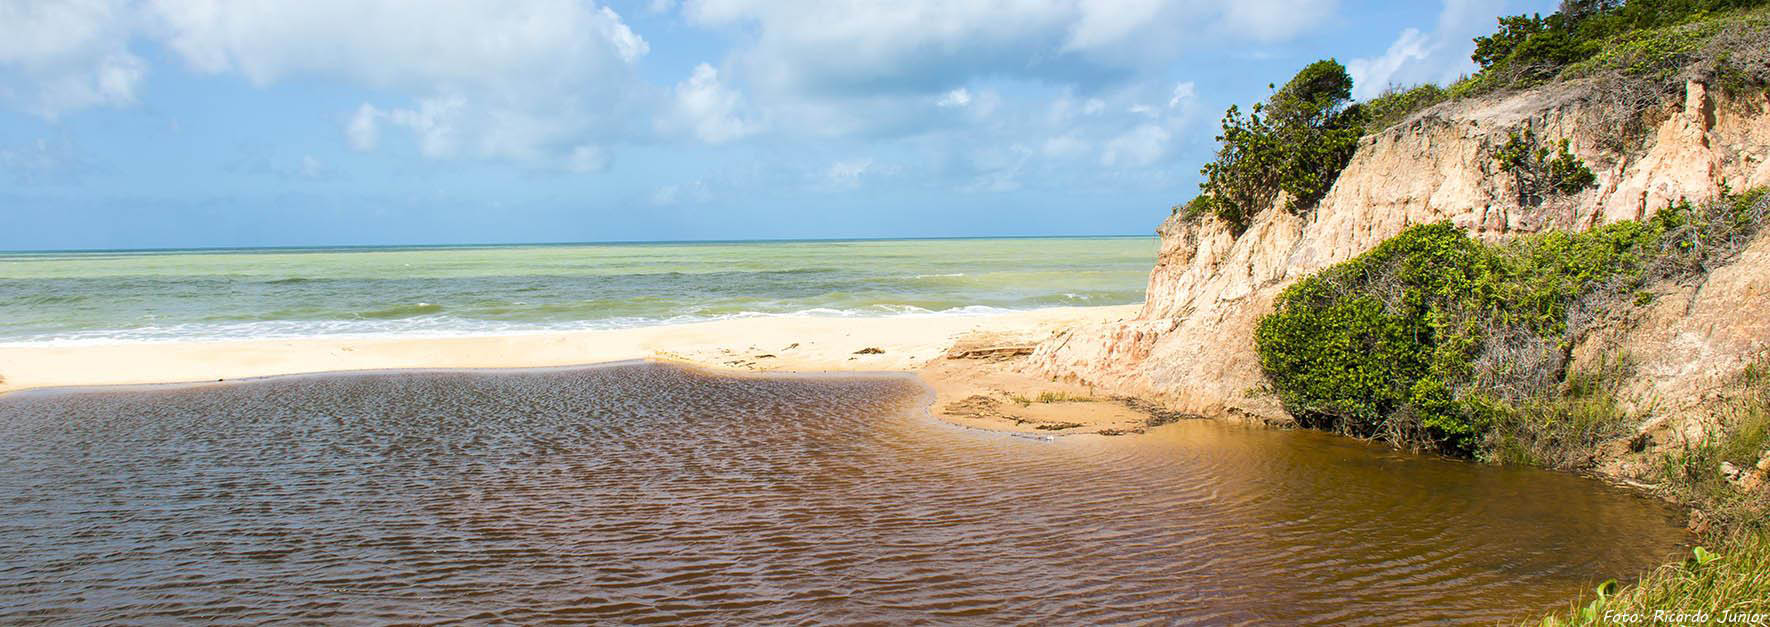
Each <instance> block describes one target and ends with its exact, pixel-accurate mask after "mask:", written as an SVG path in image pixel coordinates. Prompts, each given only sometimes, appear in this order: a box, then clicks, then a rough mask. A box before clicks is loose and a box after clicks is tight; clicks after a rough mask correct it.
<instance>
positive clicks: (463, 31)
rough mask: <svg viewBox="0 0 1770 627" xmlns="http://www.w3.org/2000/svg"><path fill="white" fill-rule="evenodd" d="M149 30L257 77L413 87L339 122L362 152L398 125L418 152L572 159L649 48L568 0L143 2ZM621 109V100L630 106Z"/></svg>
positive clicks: (183, 52) (632, 90) (192, 53)
mask: <svg viewBox="0 0 1770 627" xmlns="http://www.w3.org/2000/svg"><path fill="white" fill-rule="evenodd" d="M147 6H148V10H147V11H146V13H147V18H146V19H147V21H148V23H149V24H150V27H149V32H151V33H152V34H153V35H154V36H156V37H158V38H160V39H162V40H163V41H165V43H166V45H167V46H168V47H170V48H171V49H172V50H174V51H176V52H177V53H178V55H179V56H180V57H181V58H182V59H184V61H185V63H186V64H187V65H189V66H190V67H191V68H193V69H196V70H198V71H202V72H209V73H237V74H239V75H240V76H242V77H244V78H246V79H247V80H248V81H251V82H252V83H254V84H257V85H267V84H270V83H273V82H276V81H278V80H281V79H282V78H284V77H286V76H294V75H310V76H323V77H333V78H341V79H344V80H348V81H351V82H354V83H358V84H362V85H366V86H370V87H375V88H379V89H387V90H393V91H403V92H407V93H414V94H415V95H416V98H415V99H414V102H413V103H412V104H410V105H405V106H399V105H394V106H388V105H379V104H374V103H364V104H363V105H361V106H359V107H358V108H357V110H356V112H355V114H354V115H352V116H351V118H350V120H349V122H348V124H347V125H346V126H345V128H344V134H345V138H346V140H347V141H348V142H349V143H350V145H351V147H352V148H355V149H357V150H373V149H375V148H376V147H377V146H378V145H379V144H380V140H381V134H382V133H381V128H382V126H383V125H384V124H385V125H391V126H393V127H398V128H401V129H404V130H406V131H409V132H410V133H411V134H412V136H413V138H414V139H415V141H416V142H417V144H418V148H419V151H420V152H421V153H422V154H423V155H425V156H427V157H431V158H452V157H460V156H471V157H482V158H504V159H514V160H518V161H527V162H534V163H540V164H546V163H553V164H557V166H558V167H563V168H566V169H572V170H580V169H582V163H583V160H582V159H581V158H580V157H581V155H579V154H577V153H576V152H575V151H576V149H577V148H576V147H577V146H580V145H582V144H585V140H594V139H597V137H598V136H601V135H608V134H619V133H623V132H625V131H624V130H622V128H621V127H620V125H619V124H618V123H617V122H616V121H614V120H611V119H609V117H608V116H604V115H600V113H602V112H606V111H608V110H614V109H620V108H622V106H623V101H625V100H630V99H632V98H633V97H634V96H635V94H643V93H644V91H645V90H644V89H643V88H642V87H641V86H640V84H639V82H638V80H637V79H636V78H634V77H633V75H632V71H631V66H632V64H633V63H634V62H635V61H637V60H638V59H639V57H641V56H643V55H645V54H646V53H647V52H648V51H649V50H650V46H649V44H647V42H646V41H645V40H644V39H643V38H641V37H640V36H639V35H638V34H636V33H634V32H633V30H632V29H631V28H629V27H628V26H627V24H626V23H625V22H623V21H622V19H621V17H620V15H618V14H616V13H615V12H614V11H613V10H611V9H609V8H608V7H598V6H596V5H595V4H594V3H591V2H581V1H578V0H516V1H512V2H499V3H486V2H478V1H476V0H435V1H417V0H375V1H369V2H361V1H347V0H306V1H304V2H277V1H270V0H226V1H224V0H151V1H150V2H149V4H148V5H147ZM629 106H630V105H629Z"/></svg>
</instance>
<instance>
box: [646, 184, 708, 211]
mask: <svg viewBox="0 0 1770 627" xmlns="http://www.w3.org/2000/svg"><path fill="white" fill-rule="evenodd" d="M711 200H713V194H712V192H711V191H709V190H708V189H707V184H706V182H704V181H695V182H693V183H686V184H681V185H665V186H662V187H659V188H658V189H657V191H655V192H652V195H651V204H653V205H657V206H660V207H665V206H670V205H679V204H689V203H693V204H699V203H705V202H709V201H711Z"/></svg>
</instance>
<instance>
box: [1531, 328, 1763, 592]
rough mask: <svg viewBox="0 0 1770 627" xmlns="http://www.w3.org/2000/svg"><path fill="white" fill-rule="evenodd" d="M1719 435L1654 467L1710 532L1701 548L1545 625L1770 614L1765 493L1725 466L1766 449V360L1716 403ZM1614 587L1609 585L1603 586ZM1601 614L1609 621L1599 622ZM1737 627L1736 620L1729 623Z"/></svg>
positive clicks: (1745, 462)
mask: <svg viewBox="0 0 1770 627" xmlns="http://www.w3.org/2000/svg"><path fill="white" fill-rule="evenodd" d="M1717 405H1718V407H1717V409H1718V411H1717V412H1716V413H1717V414H1718V418H1719V419H1720V420H1719V424H1718V425H1717V426H1718V427H1719V428H1718V429H1716V430H1714V432H1713V433H1710V434H1708V435H1705V436H1704V437H1703V438H1702V439H1701V440H1700V441H1697V442H1685V443H1681V445H1680V446H1679V447H1678V448H1677V449H1675V450H1674V452H1673V453H1672V454H1670V455H1668V456H1666V457H1664V458H1663V459H1661V460H1659V467H1658V468H1657V471H1658V473H1659V474H1660V479H1661V481H1662V483H1661V486H1662V489H1664V490H1665V491H1666V492H1667V493H1669V494H1670V495H1671V496H1673V497H1675V498H1677V499H1678V500H1679V501H1681V502H1683V503H1685V504H1687V505H1689V506H1691V507H1693V508H1695V511H1696V513H1695V514H1694V517H1695V518H1696V519H1698V520H1700V521H1701V524H1702V525H1703V526H1707V527H1709V529H1708V531H1707V533H1705V534H1704V535H1705V537H1704V543H1705V545H1706V546H1707V547H1715V549H1714V550H1712V551H1711V550H1709V549H1708V548H1705V547H1702V546H1699V547H1697V548H1696V549H1695V550H1694V551H1692V555H1691V557H1690V558H1689V559H1686V560H1685V561H1683V562H1682V563H1678V564H1670V565H1667V566H1664V567H1661V568H1659V569H1658V570H1655V571H1653V572H1651V573H1648V574H1646V575H1645V576H1643V577H1642V578H1641V580H1640V581H1638V582H1636V583H1635V584H1634V585H1632V586H1628V587H1626V588H1622V589H1621V590H1620V591H1618V590H1615V589H1614V588H1612V587H1610V586H1601V587H1600V588H1599V589H1598V590H1597V591H1595V592H1596V593H1595V595H1594V597H1593V598H1590V600H1588V599H1580V600H1578V601H1576V602H1574V603H1573V604H1572V605H1570V606H1569V607H1568V609H1567V611H1566V612H1564V613H1558V614H1552V615H1550V616H1548V617H1546V618H1544V619H1543V621H1542V624H1543V625H1592V624H1601V623H1602V624H1610V623H1615V622H1619V621H1617V620H1615V618H1614V617H1615V616H1616V615H1617V614H1643V615H1647V616H1652V615H1653V613H1654V612H1655V611H1661V610H1663V611H1667V612H1687V613H1694V612H1704V613H1707V614H1708V616H1709V618H1707V619H1706V620H1705V619H1700V618H1688V619H1686V620H1683V621H1675V622H1684V623H1689V624H1698V623H1714V622H1722V620H1723V619H1722V616H1723V613H1725V612H1732V613H1734V614H1736V615H1737V614H1753V613H1770V520H1767V519H1766V512H1767V510H1770V492H1767V490H1770V487H1766V486H1763V485H1759V486H1755V487H1751V488H1749V489H1748V487H1747V486H1744V485H1741V484H1740V480H1741V479H1742V478H1743V474H1742V473H1739V476H1730V475H1733V474H1736V473H1729V472H1727V469H1728V468H1729V466H1731V467H1735V468H1741V469H1749V468H1751V466H1752V464H1755V463H1756V462H1757V460H1758V459H1760V457H1761V456H1762V455H1764V454H1766V453H1767V452H1770V451H1766V447H1767V446H1770V357H1766V358H1764V359H1760V360H1759V361H1758V362H1757V363H1755V364H1753V365H1752V366H1750V367H1748V368H1746V369H1745V372H1744V373H1743V374H1741V375H1740V377H1739V380H1738V381H1736V382H1735V383H1734V385H1733V386H1732V388H1731V389H1730V390H1729V392H1728V394H1727V396H1726V397H1725V398H1723V399H1720V400H1719V401H1718V403H1717ZM1606 583H1607V584H1612V583H1614V582H1613V581H1612V582H1606ZM1606 613H1609V614H1610V616H1611V617H1612V618H1611V619H1609V620H1606V619H1605V616H1606ZM1729 622H1738V621H1729Z"/></svg>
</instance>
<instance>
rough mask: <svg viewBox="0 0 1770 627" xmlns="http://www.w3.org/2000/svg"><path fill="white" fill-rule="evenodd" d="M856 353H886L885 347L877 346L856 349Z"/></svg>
mask: <svg viewBox="0 0 1770 627" xmlns="http://www.w3.org/2000/svg"><path fill="white" fill-rule="evenodd" d="M854 354H856V355H883V354H885V349H882V348H879V347H877V346H868V347H866V348H863V349H860V350H857V351H854Z"/></svg>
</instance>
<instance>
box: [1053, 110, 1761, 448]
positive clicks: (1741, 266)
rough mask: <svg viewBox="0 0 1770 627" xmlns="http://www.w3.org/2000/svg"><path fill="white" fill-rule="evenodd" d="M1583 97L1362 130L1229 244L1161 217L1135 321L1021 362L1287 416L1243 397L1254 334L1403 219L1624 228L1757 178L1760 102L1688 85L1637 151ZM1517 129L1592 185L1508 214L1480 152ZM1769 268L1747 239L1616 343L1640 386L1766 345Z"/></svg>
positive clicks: (1223, 237)
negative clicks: (1290, 207) (1565, 152)
mask: <svg viewBox="0 0 1770 627" xmlns="http://www.w3.org/2000/svg"><path fill="white" fill-rule="evenodd" d="M1593 89H1594V87H1593V86H1592V85H1590V84H1582V83H1573V84H1559V85H1552V86H1548V87H1545V88H1540V89H1536V90H1531V91H1526V92H1521V93H1517V94H1511V95H1506V96H1490V97H1485V98H1478V99H1474V100H1470V101H1460V102H1452V103H1446V104H1442V105H1439V106H1436V107H1433V108H1430V109H1427V110H1425V111H1423V112H1421V113H1419V114H1416V115H1415V116H1413V117H1412V118H1410V119H1409V120H1407V121H1404V122H1403V123H1401V124H1399V125H1397V126H1395V127H1392V128H1390V129H1388V130H1386V131H1383V132H1382V133H1378V134H1376V135H1373V136H1369V137H1366V138H1364V139H1363V140H1362V144H1361V145H1360V146H1359V149H1358V152H1357V154H1356V155H1354V157H1353V158H1352V161H1351V163H1350V164H1349V165H1348V166H1347V167H1346V169H1345V171H1343V172H1342V173H1341V175H1340V178H1339V180H1338V181H1337V182H1336V183H1335V184H1334V187H1333V188H1332V189H1331V190H1329V192H1328V194H1327V196H1326V197H1325V198H1324V199H1323V200H1322V202H1321V204H1320V206H1319V207H1318V208H1317V209H1316V210H1314V211H1313V212H1311V213H1309V214H1308V215H1303V216H1298V215H1292V214H1290V213H1288V212H1285V211H1282V210H1279V209H1277V208H1274V209H1270V210H1267V211H1263V212H1261V213H1260V214H1259V215H1257V216H1256V217H1255V218H1254V220H1253V221H1252V223H1251V224H1250V225H1249V226H1248V228H1247V230H1246V231H1244V232H1243V233H1242V234H1240V235H1239V236H1236V235H1234V234H1233V233H1232V232H1231V231H1230V230H1229V228H1228V227H1227V226H1225V225H1224V224H1222V223H1221V222H1220V221H1217V220H1212V219H1195V220H1187V219H1185V218H1183V217H1182V216H1181V215H1175V216H1172V217H1170V218H1169V219H1168V220H1167V221H1166V222H1164V223H1163V224H1162V225H1161V227H1160V228H1159V229H1158V230H1157V233H1158V234H1159V235H1160V236H1161V248H1160V252H1159V253H1158V254H1157V258H1156V265H1155V268H1154V270H1152V271H1151V273H1150V278H1149V288H1148V293H1147V298H1146V299H1145V302H1144V306H1143V309H1142V311H1141V312H1140V313H1139V315H1138V316H1137V317H1136V318H1134V319H1131V320H1126V321H1122V322H1117V323H1108V324H1099V325H1093V326H1087V327H1079V328H1075V329H1071V330H1069V331H1066V332H1064V333H1061V334H1059V335H1057V336H1056V337H1053V338H1051V339H1050V340H1047V341H1045V342H1043V343H1041V344H1040V345H1039V346H1038V348H1037V349H1036V350H1035V351H1034V353H1033V355H1032V356H1031V357H1030V358H1028V359H1029V363H1030V365H1029V369H1030V370H1031V371H1033V372H1036V373H1039V374H1041V375H1042V376H1046V377H1050V378H1054V379H1057V380H1061V381H1066V382H1072V383H1080V384H1086V385H1097V386H1100V387H1101V388H1103V389H1105V390H1109V391H1112V392H1114V393H1120V394H1130V395H1138V396H1145V397H1148V398H1153V399H1157V400H1159V401H1161V402H1162V403H1163V404H1165V405H1168V406H1170V407H1171V408H1173V409H1176V410H1180V411H1187V412H1197V413H1204V414H1210V415H1214V416H1224V417H1242V418H1248V419H1255V420H1266V421H1275V420H1288V416H1287V415H1286V414H1285V412H1284V411H1283V408H1282V407H1281V406H1280V405H1279V403H1278V402H1277V400H1275V399H1274V398H1272V397H1271V396H1270V395H1267V394H1260V393H1257V392H1255V390H1258V389H1259V388H1260V386H1261V385H1262V384H1263V382H1264V377H1263V376H1262V374H1261V370H1260V365H1259V358H1258V356H1257V355H1256V354H1255V351H1254V340H1253V337H1254V328H1255V325H1256V324H1257V323H1258V321H1259V319H1260V317H1261V316H1263V315H1265V314H1267V313H1269V312H1270V311H1271V309H1272V303H1273V301H1274V299H1275V298H1276V297H1277V295H1278V294H1279V292H1280V291H1281V290H1283V289H1284V287H1286V286H1287V285H1289V284H1290V283H1292V282H1294V281H1296V280H1297V279H1299V278H1301V277H1303V276H1307V275H1308V274H1310V273H1313V272H1315V271H1318V270H1321V269H1322V268H1325V267H1327V266H1329V265H1332V264H1335V263H1339V262H1342V261H1345V260H1347V259H1350V258H1352V257H1354V256H1356V255H1358V254H1360V253H1363V252H1364V251H1366V250H1369V249H1370V248H1372V247H1373V246H1375V245H1376V244H1378V243H1380V242H1382V241H1383V240H1385V239H1388V238H1390V237H1393V236H1394V235H1395V234H1397V233H1399V232H1400V231H1401V230H1402V229H1404V228H1406V227H1408V226H1411V225H1414V224H1421V223H1429V222H1436V221H1440V220H1450V221H1451V222H1452V223H1454V224H1456V225H1458V226H1460V227H1463V228H1465V229H1468V230H1469V231H1470V232H1471V233H1472V234H1474V235H1475V236H1477V237H1481V238H1483V239H1488V240H1499V239H1504V238H1507V237H1510V236H1514V235H1516V234H1520V233H1531V232H1536V231H1540V230H1542V229H1544V228H1551V227H1553V228H1590V227H1593V226H1597V225H1601V224H1607V223H1611V222H1616V221H1621V220H1630V219H1638V218H1642V217H1644V216H1646V215H1648V214H1650V213H1651V212H1652V211H1654V210H1657V209H1659V208H1662V207H1665V206H1667V205H1670V204H1673V203H1676V202H1678V201H1680V200H1684V199H1688V200H1691V201H1702V200H1707V199H1709V198H1712V197H1714V196H1716V195H1718V194H1719V193H1720V192H1721V191H1722V190H1723V188H1724V187H1730V188H1732V189H1735V190H1745V189H1748V188H1751V187H1756V186H1760V185H1770V158H1767V157H1770V96H1752V97H1751V98H1749V99H1744V100H1738V101H1730V102H1718V101H1717V100H1716V99H1715V98H1714V97H1713V96H1711V94H1710V92H1709V91H1708V90H1707V89H1706V88H1704V86H1702V85H1700V84H1696V83H1692V84H1689V85H1687V86H1686V90H1685V91H1686V93H1685V98H1684V101H1683V102H1682V103H1676V104H1673V105H1668V106H1667V107H1666V108H1665V109H1664V110H1662V111H1658V112H1655V114H1654V115H1655V117H1656V118H1657V119H1661V120H1663V121H1661V122H1660V123H1659V124H1657V126H1654V127H1652V130H1651V133H1650V136H1649V137H1648V138H1647V140H1646V143H1645V145H1644V146H1643V147H1641V148H1640V149H1639V150H1635V151H1632V152H1630V154H1627V155H1622V156H1617V155H1608V154H1604V153H1602V152H1601V151H1600V150H1599V149H1598V148H1597V146H1599V145H1600V143H1601V142H1600V141H1599V138H1600V137H1602V136H1603V132H1604V131H1606V130H1608V129H1605V128H1601V127H1603V126H1604V124H1602V123H1600V122H1599V121H1598V120H1601V119H1602V116H1601V115H1600V114H1599V112H1598V111H1597V110H1596V109H1597V105H1595V104H1593V103H1592V99H1591V98H1590V97H1589V96H1590V95H1591V93H1592V90H1593ZM1525 127H1530V128H1533V129H1534V130H1535V132H1536V134H1537V135H1538V136H1540V137H1543V138H1545V140H1549V141H1559V140H1560V139H1562V138H1567V139H1569V140H1570V141H1571V148H1572V150H1573V152H1574V153H1575V154H1576V155H1577V156H1578V157H1579V158H1581V159H1582V160H1584V161H1585V162H1586V163H1587V164H1588V166H1589V167H1590V168H1591V169H1592V170H1593V172H1594V173H1595V174H1596V175H1597V186H1596V187H1595V188H1593V189H1589V190H1587V191H1584V192H1581V193H1579V194H1576V195H1574V196H1571V197H1567V198H1562V199H1558V200H1555V201H1551V202H1549V203H1546V204H1545V205H1544V206H1541V207H1522V206H1519V204H1518V201H1517V194H1516V193H1515V190H1514V189H1512V186H1513V182H1512V180H1511V177H1509V176H1506V175H1504V174H1500V173H1498V172H1497V171H1496V168H1495V166H1494V163H1493V158H1492V151H1493V150H1494V149H1495V148H1496V147H1498V146H1499V145H1502V144H1503V143H1504V142H1505V141H1506V140H1507V139H1508V138H1509V136H1510V133H1511V132H1513V131H1516V130H1518V129H1521V128H1525ZM1765 267H1770V242H1766V241H1760V242H1758V243H1757V244H1755V245H1753V246H1752V247H1751V248H1750V249H1748V251H1747V252H1746V254H1745V255H1744V256H1743V257H1742V258H1741V260H1740V261H1739V262H1736V263H1734V264H1732V265H1730V266H1728V267H1726V268H1722V269H1719V270H1717V271H1715V272H1714V273H1713V274H1711V275H1710V277H1709V279H1708V282H1707V283H1706V284H1704V285H1703V286H1700V287H1699V288H1695V291H1693V292H1692V293H1691V294H1689V295H1687V296H1688V298H1686V299H1678V298H1662V299H1661V301H1660V302H1661V306H1664V307H1668V308H1670V307H1673V306H1674V305H1683V306H1684V307H1685V312H1684V315H1686V316H1688V317H1689V318H1690V322H1689V323H1684V324H1676V323H1673V322H1672V321H1670V320H1668V321H1662V322H1661V323H1658V324H1655V325H1649V326H1653V327H1655V329H1654V330H1653V331H1652V332H1648V333H1644V334H1643V335H1642V336H1640V337H1630V338H1619V339H1618V341H1623V342H1625V343H1632V344H1631V345H1633V346H1636V347H1638V349H1639V352H1638V353H1637V354H1639V355H1644V356H1646V355H1651V356H1652V360H1651V363H1649V364H1647V365H1646V367H1645V368H1644V371H1646V372H1647V373H1648V376H1647V380H1650V381H1654V382H1655V383H1650V384H1643V385H1651V386H1655V389H1658V390H1660V391H1662V392H1663V391H1665V390H1663V389H1662V388H1665V387H1667V386H1670V387H1680V388H1682V387H1685V386H1687V382H1688V380H1687V379H1685V377H1686V376H1687V375H1688V374H1690V373H1689V372H1686V371H1697V372H1698V374H1701V376H1709V373H1713V374H1714V375H1716V376H1719V374H1721V373H1724V372H1729V371H1730V369H1734V370H1736V369H1737V368H1738V366H1740V365H1743V364H1744V363H1745V362H1746V360H1747V359H1749V356H1750V355H1751V354H1752V353H1753V351H1754V350H1762V349H1763V347H1764V346H1765V342H1766V339H1770V307H1766V306H1765V305H1764V303H1766V302H1770V273H1765V272H1764V271H1763V270H1762V269H1763V268H1765ZM1673 313H1674V312H1673V310H1672V309H1667V311H1666V312H1665V315H1667V316H1670V315H1672V314H1673ZM1656 334H1657V335H1656ZM1661 348H1665V349H1669V350H1664V351H1661V350H1659V349H1661Z"/></svg>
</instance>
